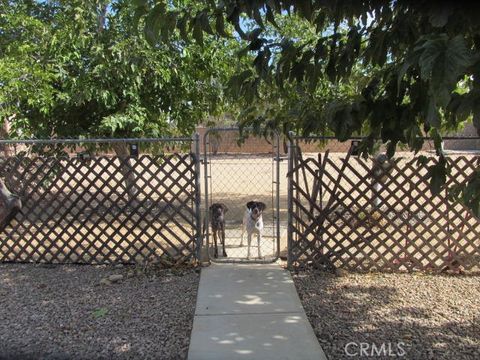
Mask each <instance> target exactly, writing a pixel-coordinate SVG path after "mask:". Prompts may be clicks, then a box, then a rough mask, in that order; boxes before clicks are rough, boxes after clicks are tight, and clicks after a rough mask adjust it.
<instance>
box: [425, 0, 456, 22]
mask: <svg viewBox="0 0 480 360" xmlns="http://www.w3.org/2000/svg"><path fill="white" fill-rule="evenodd" d="M452 13H453V8H452V6H451V4H450V3H448V2H439V3H438V4H436V5H435V6H431V7H430V14H429V17H428V19H429V21H430V24H432V26H433V27H437V28H440V27H444V26H445V25H446V24H447V22H448V18H449V17H450V15H451V14H452Z"/></svg>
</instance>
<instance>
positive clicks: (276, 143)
mask: <svg viewBox="0 0 480 360" xmlns="http://www.w3.org/2000/svg"><path fill="white" fill-rule="evenodd" d="M247 130H248V129H247ZM213 131H222V132H227V131H238V132H240V128H239V127H235V126H233V127H218V128H208V129H207V131H206V132H205V134H204V136H203V159H202V161H203V166H204V181H205V184H204V186H205V194H204V199H205V209H204V210H205V214H204V224H203V225H204V231H203V234H202V235H203V236H202V240H205V241H203V245H204V246H205V248H206V253H207V257H208V259H209V260H210V261H211V262H214V263H227V264H271V263H274V262H276V261H277V260H278V259H279V258H280V135H279V133H278V132H277V131H274V133H273V134H274V135H273V138H274V145H273V147H272V148H273V150H274V155H273V159H272V160H273V161H274V162H275V170H274V172H275V174H273V176H272V177H273V182H272V184H275V191H274V192H272V196H275V199H274V203H275V211H274V220H275V224H274V229H275V237H274V241H276V245H277V249H276V252H275V253H274V254H273V256H274V257H273V259H271V260H268V261H267V260H247V259H242V260H228V258H227V259H226V260H221V261H218V260H216V259H213V258H211V257H210V219H209V216H210V211H209V200H210V199H209V195H210V193H209V183H208V180H209V171H208V164H209V163H210V162H209V161H208V151H207V150H208V145H209V144H210V141H209V140H208V135H209V134H210V133H211V132H213ZM199 248H200V247H199Z"/></svg>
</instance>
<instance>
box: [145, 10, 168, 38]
mask: <svg viewBox="0 0 480 360" xmlns="http://www.w3.org/2000/svg"><path fill="white" fill-rule="evenodd" d="M165 11H166V7H165V4H164V3H159V4H157V5H156V6H155V7H154V8H153V9H152V10H151V11H150V13H149V14H148V15H147V18H146V20H145V39H146V40H147V42H148V43H149V44H150V45H151V46H155V45H156V44H157V43H158V40H159V35H160V29H161V27H162V22H163V21H164V15H165Z"/></svg>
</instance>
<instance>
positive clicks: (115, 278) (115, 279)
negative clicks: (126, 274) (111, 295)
mask: <svg viewBox="0 0 480 360" xmlns="http://www.w3.org/2000/svg"><path fill="white" fill-rule="evenodd" d="M108 280H109V281H111V282H112V283H116V282H119V281H120V280H123V275H121V274H113V275H110V276H109V277H108Z"/></svg>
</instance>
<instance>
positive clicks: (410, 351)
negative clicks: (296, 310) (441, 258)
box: [294, 271, 480, 360]
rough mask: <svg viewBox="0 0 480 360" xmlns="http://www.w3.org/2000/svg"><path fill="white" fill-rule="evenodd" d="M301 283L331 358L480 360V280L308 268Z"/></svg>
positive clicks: (297, 282)
mask: <svg viewBox="0 0 480 360" xmlns="http://www.w3.org/2000/svg"><path fill="white" fill-rule="evenodd" d="M294 281H295V285H296V287H297V290H298V292H299V295H300V299H301V300H302V303H303V306H304V308H305V311H306V313H307V316H308V318H309V320H310V323H311V324H312V326H313V328H314V330H315V333H316V335H317V338H318V339H319V341H320V344H321V345H322V348H323V350H324V351H325V354H326V355H327V357H328V358H329V359H352V358H359V359H360V358H365V359H367V358H368V359H371V358H404V359H415V360H417V359H432V360H433V359H435V360H437V359H479V358H480V276H447V275H445V276H440V275H436V276H434V275H421V274H346V273H343V274H342V276H340V277H339V276H335V275H332V274H328V273H324V272H317V271H311V272H310V271H308V272H302V273H299V274H296V275H294ZM362 343H363V345H362ZM362 346H363V350H362ZM382 346H383V348H382ZM349 355H350V356H349ZM352 355H354V356H352Z"/></svg>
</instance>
